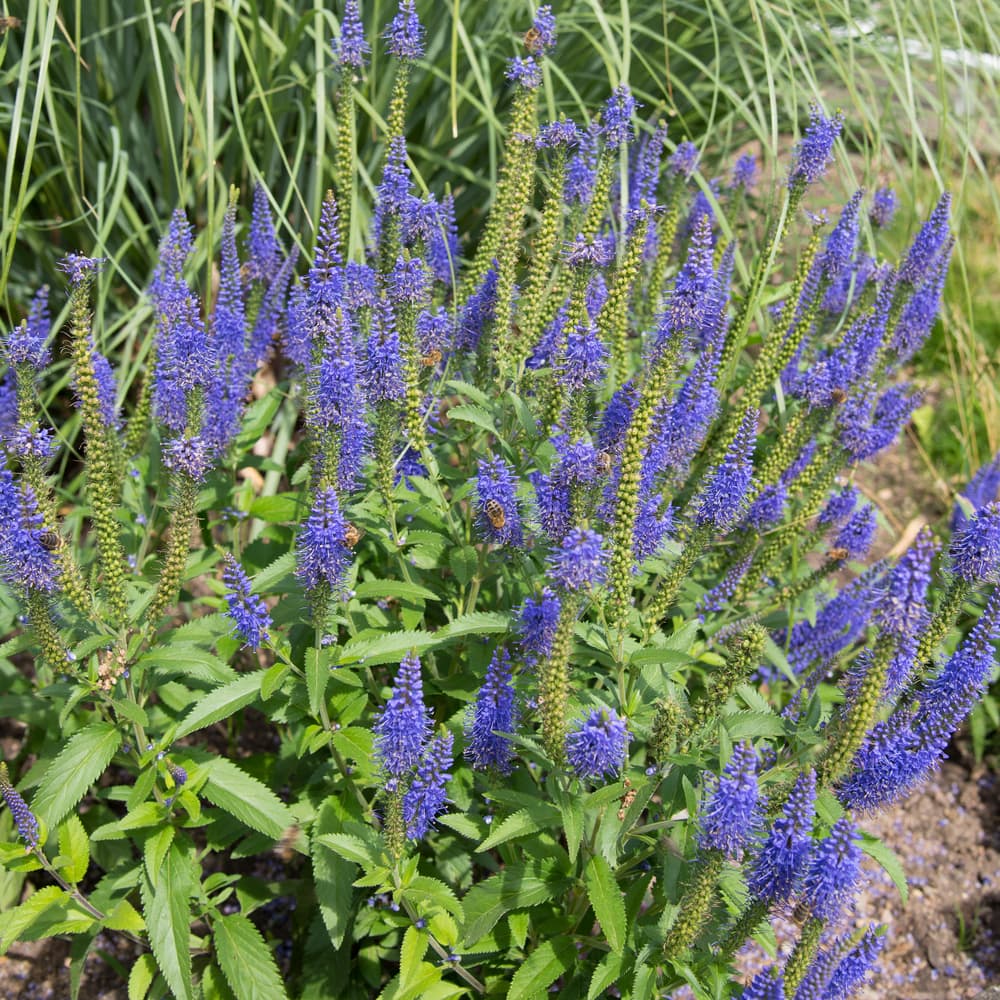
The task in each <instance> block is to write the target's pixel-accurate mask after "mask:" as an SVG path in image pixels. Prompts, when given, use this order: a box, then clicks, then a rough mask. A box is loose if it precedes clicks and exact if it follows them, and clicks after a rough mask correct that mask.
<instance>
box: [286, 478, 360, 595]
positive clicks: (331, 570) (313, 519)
mask: <svg viewBox="0 0 1000 1000" xmlns="http://www.w3.org/2000/svg"><path fill="white" fill-rule="evenodd" d="M347 525H348V522H347V519H346V518H345V517H344V515H343V514H342V513H341V510H340V501H339V500H338V499H337V494H336V492H335V491H334V490H332V489H325V490H320V492H319V493H318V494H317V495H316V498H315V500H314V501H313V507H312V510H311V511H310V513H309V517H308V518H306V521H305V524H303V526H302V530H301V531H300V532H299V537H298V541H297V543H296V547H295V552H296V562H297V564H298V565H297V568H296V575H297V576H298V577H299V579H301V580H302V582H303V583H304V584H305V586H306V589H307V590H315V588H316V587H318V586H319V585H320V584H321V583H325V584H327V585H328V586H329V587H330V589H331V590H332V591H333V592H334V593H335V594H337V593H339V592H340V590H341V589H342V587H343V585H344V577H345V575H346V573H347V568H348V566H350V564H351V558H352V557H351V550H350V548H349V547H348V545H347V542H346V541H345V536H346V534H347Z"/></svg>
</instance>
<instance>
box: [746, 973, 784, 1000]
mask: <svg viewBox="0 0 1000 1000" xmlns="http://www.w3.org/2000/svg"><path fill="white" fill-rule="evenodd" d="M739 1000H785V980H784V977H783V976H782V975H781V973H780V972H778V971H777V970H775V969H774V968H770V969H765V970H764V971H763V972H758V973H757V975H756V976H754V977H753V979H751V980H750V982H749V983H747V985H746V987H745V988H744V990H743V992H742V993H741V994H740V996H739Z"/></svg>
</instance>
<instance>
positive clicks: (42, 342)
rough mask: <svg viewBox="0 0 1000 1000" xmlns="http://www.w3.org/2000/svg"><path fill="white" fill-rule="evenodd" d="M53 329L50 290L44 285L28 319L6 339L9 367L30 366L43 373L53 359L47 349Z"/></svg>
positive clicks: (5, 354) (39, 290)
mask: <svg viewBox="0 0 1000 1000" xmlns="http://www.w3.org/2000/svg"><path fill="white" fill-rule="evenodd" d="M51 327H52V317H51V314H50V313H49V289H48V286H47V285H43V286H42V287H41V288H39V289H38V291H37V292H36V293H35V297H34V298H33V299H32V300H31V309H30V311H29V312H28V318H27V319H26V320H25V321H24V322H23V323H21V324H20V325H18V326H16V327H14V329H13V330H11V332H10V333H9V334H7V337H6V338H5V342H4V345H3V354H4V356H5V360H6V362H7V364H8V365H10V366H11V367H13V366H15V365H21V364H28V365H31V367H32V368H34V369H36V371H41V370H42V369H43V368H44V367H45V366H46V365H47V364H48V363H49V361H50V359H51V357H52V353H51V351H49V349H48V347H46V341H47V340H48V338H49V330H50V329H51Z"/></svg>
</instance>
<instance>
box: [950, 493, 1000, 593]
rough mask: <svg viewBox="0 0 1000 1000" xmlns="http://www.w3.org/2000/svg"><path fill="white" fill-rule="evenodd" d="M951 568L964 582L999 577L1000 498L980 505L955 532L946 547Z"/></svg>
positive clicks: (993, 581) (992, 579) (995, 579)
mask: <svg viewBox="0 0 1000 1000" xmlns="http://www.w3.org/2000/svg"><path fill="white" fill-rule="evenodd" d="M948 554H949V555H950V556H951V571H952V573H954V574H955V576H957V577H958V578H959V579H960V580H965V581H966V582H967V583H980V582H986V583H995V582H996V581H997V580H998V579H1000V501H994V502H993V503H989V504H987V505H986V506H985V507H981V508H980V509H979V510H978V511H976V513H975V514H973V515H972V517H970V518H969V519H968V520H967V521H966V523H965V524H964V525H963V526H962V527H961V528H959V529H958V531H957V532H955V534H954V536H953V537H952V540H951V546H950V548H949V550H948Z"/></svg>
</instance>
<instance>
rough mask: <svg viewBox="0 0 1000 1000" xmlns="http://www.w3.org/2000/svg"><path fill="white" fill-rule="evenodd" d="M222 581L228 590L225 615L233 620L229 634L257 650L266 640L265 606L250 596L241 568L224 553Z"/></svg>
mask: <svg viewBox="0 0 1000 1000" xmlns="http://www.w3.org/2000/svg"><path fill="white" fill-rule="evenodd" d="M222 580H223V582H224V583H225V585H226V587H227V588H228V590H229V593H228V594H226V604H227V605H228V607H229V610H228V611H226V612H225V614H226V616H227V617H228V618H231V619H232V620H233V631H234V632H236V633H237V634H238V635H239V637H240V638H241V639H242V640H243V642H244V645H246V646H249V647H250V648H251V649H253V650H257V649H259V648H260V644H261V643H262V642H266V641H267V639H268V634H267V630H268V627H269V626H270V624H271V616H270V614H268V611H267V605H266V604H264V602H263V601H262V600H261V598H260V597H258V596H257V595H256V594H254V593H252V590H251V585H250V579H249V577H248V576H247V575H246V572H245V571H244V569H243V567H242V566H241V565H240V564H239V563H238V562H237V561H236V560H235V559H234V558H233V557H232V556H231V555H230V554H229V553H228V552H227V553H226V556H225V568H224V569H223V571H222Z"/></svg>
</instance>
